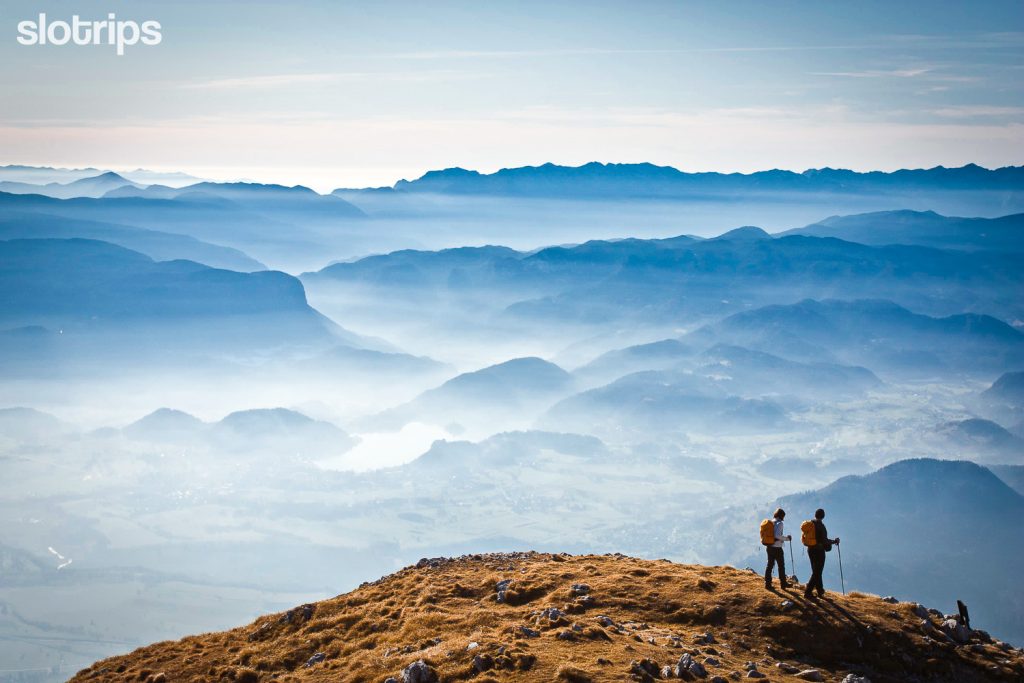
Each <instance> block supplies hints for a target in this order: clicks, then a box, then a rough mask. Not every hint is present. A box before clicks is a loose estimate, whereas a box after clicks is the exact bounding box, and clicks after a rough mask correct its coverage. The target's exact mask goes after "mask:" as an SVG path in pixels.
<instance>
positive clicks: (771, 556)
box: [761, 508, 793, 590]
mask: <svg viewBox="0 0 1024 683" xmlns="http://www.w3.org/2000/svg"><path fill="white" fill-rule="evenodd" d="M785 518H786V511H785V510H783V509H782V508H779V509H778V510H776V511H775V515H774V516H773V518H772V519H766V520H764V521H763V522H761V545H763V546H765V550H766V551H767V552H768V567H767V568H766V569H765V570H764V587H765V588H767V589H768V590H771V588H772V569H773V568H774V566H775V565H776V564H778V565H779V585H780V586H782V588H784V589H785V588H789V584H788V583H787V582H786V551H785V547H786V546H785V543H786V541H792V540H793V537H792V536H786V532H785V529H784V528H783V524H782V520H784V519H785Z"/></svg>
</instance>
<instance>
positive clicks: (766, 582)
mask: <svg viewBox="0 0 1024 683" xmlns="http://www.w3.org/2000/svg"><path fill="white" fill-rule="evenodd" d="M764 587H765V590H771V589H772V582H771V581H765V582H764Z"/></svg>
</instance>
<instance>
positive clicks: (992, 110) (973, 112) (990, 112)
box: [932, 105, 1024, 119]
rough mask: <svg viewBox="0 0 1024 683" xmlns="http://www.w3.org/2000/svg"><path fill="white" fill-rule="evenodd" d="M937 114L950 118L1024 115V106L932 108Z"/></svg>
mask: <svg viewBox="0 0 1024 683" xmlns="http://www.w3.org/2000/svg"><path fill="white" fill-rule="evenodd" d="M932 113H933V114H935V115H936V116H942V117H944V118H949V119H969V118H978V117H993V116H995V117H1004V116H1005V117H1024V107H998V106H986V105H960V106H949V107H942V108H940V109H934V110H932Z"/></svg>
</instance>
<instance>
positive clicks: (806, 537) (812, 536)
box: [800, 520, 818, 548]
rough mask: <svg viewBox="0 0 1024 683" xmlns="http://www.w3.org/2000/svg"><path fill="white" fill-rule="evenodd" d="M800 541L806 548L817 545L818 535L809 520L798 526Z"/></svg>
mask: <svg viewBox="0 0 1024 683" xmlns="http://www.w3.org/2000/svg"><path fill="white" fill-rule="evenodd" d="M800 541H801V542H802V543H803V544H804V545H805V546H807V547H808V548H813V547H814V546H816V545H818V533H817V530H816V529H815V528H814V522H812V521H811V520H807V521H806V522H804V523H803V524H801V525H800Z"/></svg>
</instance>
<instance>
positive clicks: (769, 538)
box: [761, 519, 775, 545]
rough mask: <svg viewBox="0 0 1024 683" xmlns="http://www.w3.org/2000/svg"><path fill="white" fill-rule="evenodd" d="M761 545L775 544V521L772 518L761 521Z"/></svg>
mask: <svg viewBox="0 0 1024 683" xmlns="http://www.w3.org/2000/svg"><path fill="white" fill-rule="evenodd" d="M761 545H775V522H773V521H772V520H770V519H766V520H764V521H763V522H761Z"/></svg>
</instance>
